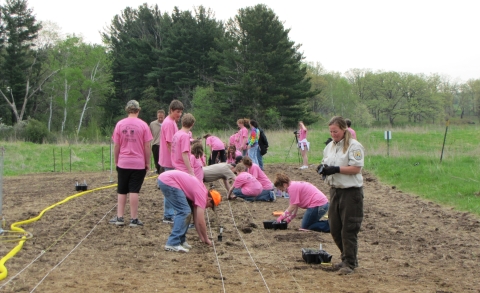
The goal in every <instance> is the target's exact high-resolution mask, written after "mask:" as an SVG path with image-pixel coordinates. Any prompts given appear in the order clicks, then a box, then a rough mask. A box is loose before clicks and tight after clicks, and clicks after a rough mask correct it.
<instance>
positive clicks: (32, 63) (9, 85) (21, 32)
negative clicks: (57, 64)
mask: <svg viewBox="0 0 480 293" xmlns="http://www.w3.org/2000/svg"><path fill="white" fill-rule="evenodd" d="M0 15H1V20H0V22H2V25H1V27H0V54H1V56H0V95H1V96H2V97H3V99H2V101H4V102H6V105H8V108H9V109H10V111H11V115H8V116H10V117H11V121H12V123H15V122H19V121H21V120H22V119H23V117H24V115H25V114H27V115H28V114H29V113H28V110H29V109H32V108H34V107H35V106H34V105H31V104H32V99H33V97H34V96H35V95H36V94H37V93H38V92H39V91H40V90H41V87H42V85H43V84H44V83H45V82H46V81H47V80H48V79H49V78H50V77H52V76H53V75H55V73H56V71H53V72H52V71H47V70H44V69H43V68H42V62H41V61H42V60H41V57H42V54H41V53H42V52H41V50H34V44H35V43H34V41H35V39H36V38H37V36H38V31H39V29H40V28H41V25H40V24H38V23H37V22H36V20H35V17H34V15H33V11H32V10H31V9H29V8H27V1H26V0H6V3H5V5H4V6H0ZM29 104H30V107H29ZM4 105H5V104H4ZM19 106H21V108H19ZM0 109H3V110H2V114H5V116H7V114H8V113H7V112H6V111H5V107H1V108H0Z"/></svg>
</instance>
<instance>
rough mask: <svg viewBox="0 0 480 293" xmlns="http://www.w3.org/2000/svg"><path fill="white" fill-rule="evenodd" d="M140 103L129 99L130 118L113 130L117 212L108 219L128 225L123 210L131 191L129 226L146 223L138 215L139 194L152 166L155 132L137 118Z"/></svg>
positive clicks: (120, 224) (114, 222)
mask: <svg viewBox="0 0 480 293" xmlns="http://www.w3.org/2000/svg"><path fill="white" fill-rule="evenodd" d="M140 109H141V108H140V104H139V103H138V102H137V101H135V100H130V101H128V103H127V106H126V107H125V111H126V112H127V114H128V117H127V118H124V119H122V120H120V121H119V122H118V123H117V125H116V126H115V129H114V130H113V135H112V140H113V142H114V143H115V146H114V154H115V166H117V173H118V179H117V180H118V186H117V192H118V206H117V215H116V216H115V217H114V218H113V219H111V220H110V221H109V222H110V223H111V224H115V225H117V226H123V225H125V221H124V219H123V214H124V213H125V205H126V202H127V193H128V194H130V227H136V226H143V223H142V222H141V221H140V220H139V219H138V194H139V192H140V189H141V187H142V184H143V181H144V179H145V175H146V174H147V171H148V169H149V167H150V155H151V150H150V141H152V139H153V136H152V133H151V132H150V128H149V127H148V125H147V123H145V122H144V121H143V120H141V119H139V118H138V114H139V113H140Z"/></svg>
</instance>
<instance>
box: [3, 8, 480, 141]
mask: <svg viewBox="0 0 480 293" xmlns="http://www.w3.org/2000/svg"><path fill="white" fill-rule="evenodd" d="M0 11H1V13H0V119H1V120H0V134H2V133H3V134H4V135H7V134H8V133H10V134H11V133H13V132H14V133H15V134H19V133H22V129H27V128H28V125H29V124H31V125H33V126H31V127H34V128H33V129H31V130H30V133H37V136H39V137H38V138H37V140H38V141H41V140H42V139H45V137H48V136H50V137H55V136H58V135H61V136H67V137H68V136H75V137H77V138H78V137H87V138H93V137H95V136H97V137H98V136H104V135H107V136H108V135H110V134H111V131H112V129H113V126H114V125H115V123H116V122H117V121H118V120H119V119H120V118H122V117H124V111H123V108H124V106H125V104H126V102H127V101H128V100H131V99H136V100H138V101H139V102H140V104H141V107H142V112H141V118H142V119H144V120H146V121H147V122H149V121H150V120H153V119H155V117H156V111H157V110H158V109H165V110H168V104H169V103H170V101H171V100H173V99H178V100H180V101H182V103H183V104H184V106H185V112H191V113H193V114H194V115H195V117H196V118H197V124H196V125H197V126H196V128H197V129H204V130H213V129H228V128H234V127H235V121H236V120H237V119H238V118H242V117H248V118H251V119H255V120H257V121H259V122H260V124H261V125H262V127H264V128H270V129H272V128H283V127H293V126H295V125H296V124H297V122H298V121H299V120H303V121H304V122H305V123H307V124H310V123H313V122H315V121H318V120H319V119H322V118H324V117H325V119H328V117H331V116H332V115H342V116H348V117H350V118H352V119H353V120H354V121H355V122H356V123H358V124H363V125H370V124H371V123H372V122H374V121H382V120H388V121H389V122H390V123H391V124H394V123H396V121H398V120H408V121H410V122H412V123H425V122H428V123H435V122H436V121H439V120H442V119H444V118H445V117H453V116H456V115H459V116H461V117H463V116H464V115H468V116H472V115H475V116H479V115H480V109H479V107H480V106H479V105H480V80H478V79H477V80H469V81H467V82H466V83H456V82H453V81H451V80H450V79H449V78H448V77H444V76H441V75H437V74H434V75H430V76H426V75H423V74H411V73H402V72H383V71H378V72H372V71H371V70H368V69H351V70H349V71H348V72H346V73H344V74H341V73H338V72H328V71H327V70H325V69H324V68H323V67H322V66H321V64H319V63H316V64H314V63H311V62H307V61H306V60H305V56H304V55H303V53H302V52H301V45H300V44H296V43H295V42H294V41H293V40H291V39H290V38H289V31H290V30H289V29H287V28H285V27H284V26H283V22H282V20H280V18H279V17H278V16H277V15H276V14H275V13H274V11H273V10H272V9H270V8H268V7H267V6H265V5H263V4H259V5H256V6H252V7H245V8H241V9H239V10H238V12H237V14H236V15H235V16H234V17H232V18H230V19H229V20H228V21H226V22H223V21H219V20H217V19H215V14H214V12H213V11H212V10H211V9H208V8H205V7H203V6H199V7H196V8H195V9H193V11H189V10H185V11H181V10H179V9H178V8H177V7H175V8H174V9H173V11H172V12H171V13H166V12H161V11H160V9H159V8H158V6H157V5H153V6H151V5H148V4H143V5H140V6H139V7H137V8H132V7H127V8H125V9H124V10H122V11H121V12H120V13H119V14H118V15H116V16H115V17H114V18H113V19H112V20H111V23H110V25H109V26H108V27H107V28H106V29H104V31H103V32H102V39H103V42H104V44H103V45H98V44H87V43H85V42H84V41H83V40H82V39H81V38H80V37H78V36H75V35H69V36H66V37H62V36H61V34H60V28H58V26H56V25H55V24H54V23H51V22H43V23H39V22H37V20H36V19H35V17H34V13H33V11H32V9H30V8H28V2H27V1H26V0H6V1H5V4H4V5H1V6H0ZM325 58H328V56H325ZM30 122H32V123H30ZM38 133H40V135H39V134H38ZM2 136H3V135H2Z"/></svg>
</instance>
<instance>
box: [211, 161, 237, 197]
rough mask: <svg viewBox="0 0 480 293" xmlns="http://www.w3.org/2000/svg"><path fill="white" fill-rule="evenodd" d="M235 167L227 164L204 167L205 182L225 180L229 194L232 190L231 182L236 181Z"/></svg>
mask: <svg viewBox="0 0 480 293" xmlns="http://www.w3.org/2000/svg"><path fill="white" fill-rule="evenodd" d="M235 178H236V176H235V173H233V166H232V165H230V164H227V163H218V164H213V165H210V166H206V167H203V182H214V181H217V180H219V179H222V180H223V184H224V185H225V189H226V190H227V192H228V191H229V190H230V184H229V182H228V181H229V180H235Z"/></svg>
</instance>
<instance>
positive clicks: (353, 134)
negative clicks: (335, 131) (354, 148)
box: [345, 119, 357, 139]
mask: <svg viewBox="0 0 480 293" xmlns="http://www.w3.org/2000/svg"><path fill="white" fill-rule="evenodd" d="M345 121H346V122H347V129H348V131H350V133H351V134H352V138H354V139H357V133H356V132H355V130H353V128H351V127H350V126H352V120H350V119H345Z"/></svg>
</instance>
